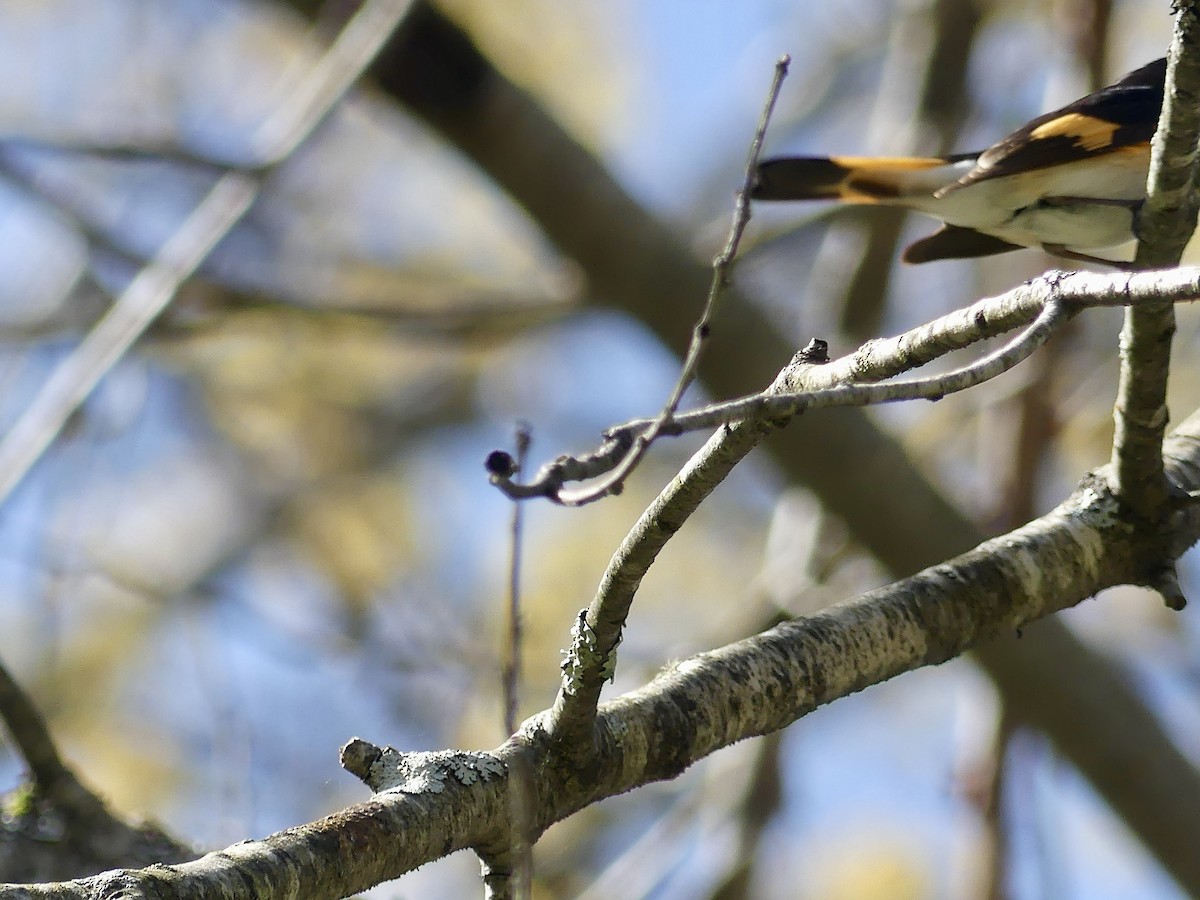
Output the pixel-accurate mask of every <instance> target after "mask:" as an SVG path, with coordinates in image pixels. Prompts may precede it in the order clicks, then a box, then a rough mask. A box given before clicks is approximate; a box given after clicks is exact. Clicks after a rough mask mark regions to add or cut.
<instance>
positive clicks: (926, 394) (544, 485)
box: [491, 268, 1200, 505]
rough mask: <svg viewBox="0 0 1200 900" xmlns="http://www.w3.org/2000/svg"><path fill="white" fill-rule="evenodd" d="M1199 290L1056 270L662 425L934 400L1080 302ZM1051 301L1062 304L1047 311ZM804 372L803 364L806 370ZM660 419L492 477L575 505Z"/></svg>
mask: <svg viewBox="0 0 1200 900" xmlns="http://www.w3.org/2000/svg"><path fill="white" fill-rule="evenodd" d="M1197 297H1200V269H1194V268H1189V269H1175V270H1172V271H1164V272H1144V273H1113V274H1101V273H1095V272H1076V273H1071V274H1067V275H1064V274H1062V273H1050V274H1048V275H1044V276H1042V277H1040V278H1036V279H1033V280H1031V281H1029V282H1026V283H1025V284H1023V285H1021V286H1020V287H1017V288H1014V289H1013V290H1011V291H1008V292H1006V293H1004V294H1001V295H999V296H997V297H991V298H987V299H984V300H980V301H979V302H977V303H975V304H973V305H972V306H970V307H967V308H966V309H961V310H957V311H955V312H953V313H950V314H948V315H946V316H941V317H939V318H938V319H935V320H934V321H932V322H929V323H927V324H925V325H922V326H920V327H918V328H914V329H912V330H910V331H907V332H905V333H904V334H901V335H899V336H898V337H894V338H888V339H883V340H874V341H868V342H867V343H866V344H864V345H863V346H862V347H861V348H859V349H858V350H857V351H855V352H854V353H852V354H850V355H848V356H845V357H842V358H841V359H839V360H836V361H834V362H830V363H828V364H825V365H822V366H816V367H813V366H807V365H800V366H796V365H793V367H792V375H791V376H788V377H785V378H784V379H783V381H782V382H777V383H776V384H775V385H773V386H772V387H771V388H770V389H768V390H767V391H763V392H761V393H758V394H752V395H750V396H747V397H741V398H738V399H735V400H728V401H724V402H721V403H715V404H711V405H709V406H705V407H702V408H700V409H697V410H693V411H690V412H686V413H679V414H676V415H675V416H673V417H672V419H671V421H670V422H668V423H666V424H664V425H660V426H659V433H660V434H661V435H678V434H683V433H685V432H688V431H694V430H697V429H701V428H711V427H715V426H717V425H728V424H731V423H734V422H739V421H746V420H749V419H754V418H764V417H766V418H771V419H780V420H781V419H785V418H787V417H790V416H793V415H795V414H797V413H798V412H802V411H804V410H807V409H816V408H823V407H831V406H865V405H870V404H878V403H893V402H897V401H900V400H911V399H920V398H924V399H937V398H939V397H942V396H945V395H946V394H949V393H953V392H955V391H959V390H963V389H965V388H967V387H972V386H974V385H977V384H980V383H982V382H983V381H986V380H988V379H989V378H994V377H995V376H997V375H999V374H1001V373H1002V372H1005V371H1007V370H1008V369H1010V368H1012V367H1013V366H1014V365H1016V364H1017V363H1019V362H1020V361H1021V360H1023V359H1025V358H1027V357H1028V355H1029V353H1030V352H1031V351H1032V350H1033V349H1036V347H1038V346H1040V344H1041V343H1043V342H1044V341H1045V340H1046V339H1047V338H1048V337H1049V336H1050V334H1051V333H1052V332H1053V331H1054V329H1055V328H1057V327H1058V326H1059V325H1061V324H1062V323H1063V322H1064V321H1065V320H1066V319H1067V318H1069V317H1070V316H1071V315H1073V314H1074V313H1075V312H1077V311H1078V310H1081V309H1085V308H1088V307H1093V306H1129V305H1136V304H1143V303H1148V302H1153V301H1155V300H1156V299H1158V298H1163V299H1166V300H1169V301H1170V302H1183V301H1191V300H1195V299H1197ZM1052 308H1053V309H1054V310H1055V311H1054V312H1053V313H1052V314H1049V315H1048V311H1049V310H1051V309H1052ZM1031 322H1032V323H1033V324H1030V323H1031ZM1022 325H1026V326H1028V327H1027V330H1026V332H1025V333H1023V334H1022V335H1021V336H1019V337H1018V338H1017V339H1016V340H1015V341H1013V342H1010V344H1008V345H1007V346H1006V347H1005V348H1003V349H1002V350H1000V351H997V352H996V353H993V354H990V355H989V356H986V357H984V358H983V359H981V360H979V361H977V362H975V363H972V364H970V365H968V366H964V367H962V368H960V369H956V370H954V371H952V372H949V373H946V374H943V375H937V376H933V377H930V378H920V379H910V380H907V381H893V382H889V383H886V384H878V383H876V382H880V381H882V380H883V379H885V378H891V377H893V376H895V375H898V374H900V373H901V372H905V371H910V370H912V369H913V368H916V367H918V366H921V365H925V364H927V363H929V362H931V361H933V360H935V359H938V358H939V357H941V356H944V355H946V354H947V353H949V352H951V351H954V350H961V349H964V348H966V347H968V346H970V345H971V344H973V343H977V342H978V341H981V340H983V339H985V338H991V337H995V336H997V335H1000V334H1003V333H1005V332H1007V331H1011V330H1012V329H1013V328H1017V327H1020V326H1022ZM785 371H786V370H785ZM799 373H803V377H802V378H801V377H799ZM657 422H658V420H648V419H638V420H634V421H631V422H626V423H624V424H622V425H619V426H616V427H614V428H611V429H609V430H608V431H607V432H606V434H605V440H604V443H603V444H602V445H601V446H600V447H599V448H598V449H597V450H595V451H593V452H592V453H590V454H585V455H581V456H577V457H572V456H563V457H559V458H558V459H556V460H554V461H553V462H551V463H549V464H548V465H546V466H543V467H542V469H541V470H540V471H539V472H538V473H537V474H536V475H535V476H534V478H533V479H532V480H531V481H529V482H527V483H519V482H515V481H513V480H512V479H511V477H507V476H506V475H505V474H504V472H503V471H499V472H496V471H494V472H492V474H491V480H492V483H493V484H495V485H496V486H497V487H498V488H500V490H501V491H503V492H504V493H505V494H506V495H507V496H509V497H511V498H513V499H528V498H532V497H547V498H549V499H551V500H553V501H554V502H556V503H562V504H564V505H572V504H573V503H574V502H575V500H576V497H577V495H576V494H575V493H572V492H568V491H566V490H564V485H566V484H567V483H568V482H572V481H578V480H583V479H587V478H595V477H598V476H600V475H603V474H605V473H606V472H609V471H611V470H612V468H613V467H616V466H619V465H620V463H621V461H622V460H624V459H626V458H627V448H629V447H631V446H633V445H634V444H635V443H636V442H637V440H638V438H639V436H641V435H643V434H644V433H645V432H646V431H647V430H648V429H650V428H651V427H653V426H654V425H655V424H657Z"/></svg>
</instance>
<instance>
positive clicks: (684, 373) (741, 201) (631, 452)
mask: <svg viewBox="0 0 1200 900" xmlns="http://www.w3.org/2000/svg"><path fill="white" fill-rule="evenodd" d="M791 62H792V59H791V57H790V56H788V55H786V54H785V55H783V56H781V57H780V58H779V61H778V62H776V63H775V77H774V79H773V80H772V81H771V87H770V89H769V90H768V91H767V100H766V102H765V103H764V104H763V110H762V115H761V116H760V117H759V120H758V127H757V128H756V129H755V131H754V139H753V140H752V141H751V142H750V152H749V154H747V158H746V174H745V176H744V178H743V179H742V186H741V187H740V188H739V189H738V192H737V200H736V201H735V203H734V212H733V223H732V224H731V225H730V229H729V237H728V239H727V240H726V241H725V247H724V248H723V249H722V250H721V252H720V253H719V254H718V255H717V257H716V259H714V260H713V266H712V268H713V275H712V283H711V284H710V286H709V289H708V297H707V299H706V300H705V303H704V311H703V312H702V313H701V314H700V318H699V319H697V320H696V324H695V325H693V326H692V339H691V343H689V344H688V349H687V354H686V355H685V356H684V360H683V366H682V369H681V370H680V373H679V379H678V380H677V381H676V383H675V387H674V389H673V390H672V391H671V395H670V396H669V397H668V398H667V402H666V405H665V406H664V407H663V409H662V412H660V413H659V414H658V416H657V417H656V418H655V419H654V420H653V422H652V423H651V424H650V425H649V427H647V428H646V429H645V430H644V431H642V432H641V433H640V434H638V435H637V436H636V437H635V438H634V439H633V441H632V443H631V444H630V445H629V447H628V448H627V449H625V450H624V452H623V455H622V456H621V458H620V462H619V463H618V464H617V465H616V467H615V468H614V469H612V471H611V472H610V473H609V474H608V476H607V477H606V478H604V480H603V481H600V482H598V483H597V484H594V485H591V486H589V487H588V488H586V489H584V490H581V491H577V492H575V493H573V494H570V495H560V496H559V497H558V498H557V499H558V502H560V503H563V504H565V505H568V506H582V505H583V504H585V503H591V502H593V501H595V500H599V499H601V498H603V497H607V496H608V495H609V494H614V493H619V492H620V490H621V488H622V486H623V485H624V484H625V481H626V479H627V478H628V477H629V475H630V473H631V472H632V471H633V470H634V469H635V468H637V465H638V463H640V462H641V461H642V457H644V456H645V455H646V451H647V450H649V449H650V445H651V444H653V443H654V441H655V440H656V439H657V438H658V436H659V435H660V434H661V433H662V432H663V430H664V428H666V427H667V426H668V425H669V424H670V423H671V422H672V420H673V419H674V417H675V413H676V411H678V409H679V403H680V401H681V400H682V399H683V395H684V393H685V392H686V391H687V389H688V387H690V386H691V384H692V382H694V381H695V380H696V371H697V369H698V368H699V366H700V357H701V356H702V355H703V353H704V348H705V346H707V344H708V341H709V338H710V337H711V335H712V321H713V318H714V317H715V315H716V312H717V304H718V303H719V301H720V298H721V293H722V291H723V290H724V289H725V287H726V286H727V285H728V284H729V270H730V269H731V268H732V267H733V261H734V259H735V258H736V256H737V251H738V246H739V245H740V244H741V241H742V235H743V234H745V232H746V226H747V225H749V224H750V192H751V191H752V190H753V188H754V181H755V177H756V176H755V172H757V170H758V160H759V157H760V156H761V155H762V147H763V139H764V138H765V137H766V133H767V126H768V125H769V124H770V123H771V113H772V112H773V111H774V109H775V102H776V101H777V100H778V99H779V90H780V88H782V87H783V80H784V78H786V77H787V71H788V66H789V65H791Z"/></svg>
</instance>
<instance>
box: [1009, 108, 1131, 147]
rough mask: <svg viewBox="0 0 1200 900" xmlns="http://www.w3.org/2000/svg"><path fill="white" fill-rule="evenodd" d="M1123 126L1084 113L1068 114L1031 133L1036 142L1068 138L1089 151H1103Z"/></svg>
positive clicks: (1040, 126)
mask: <svg viewBox="0 0 1200 900" xmlns="http://www.w3.org/2000/svg"><path fill="white" fill-rule="evenodd" d="M1120 127H1121V126H1120V125H1119V124H1117V123H1116V122H1108V121H1105V120H1104V119H1097V118H1096V117H1095V116H1087V115H1084V114H1083V113H1067V114H1066V115H1062V116H1059V117H1058V118H1055V119H1051V120H1050V121H1049V122H1046V123H1044V124H1042V125H1039V126H1038V127H1037V128H1035V129H1033V131H1031V132H1030V133H1029V136H1030V137H1032V138H1033V139H1034V140H1048V139H1050V138H1066V139H1068V140H1070V141H1073V142H1074V143H1075V144H1076V146H1078V147H1081V148H1082V149H1084V150H1087V151H1094V150H1103V149H1104V148H1105V147H1108V146H1111V144H1112V142H1113V135H1114V134H1116V132H1117V129H1118V128H1120Z"/></svg>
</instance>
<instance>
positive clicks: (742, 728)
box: [0, 416, 1200, 900]
mask: <svg viewBox="0 0 1200 900" xmlns="http://www.w3.org/2000/svg"><path fill="white" fill-rule="evenodd" d="M1168 451H1169V453H1170V454H1171V456H1172V458H1173V459H1172V462H1171V464H1170V466H1169V468H1168V473H1169V474H1170V476H1171V478H1172V482H1173V483H1174V485H1175V487H1176V489H1177V493H1180V494H1182V493H1184V492H1189V491H1195V490H1197V489H1200V416H1194V417H1193V418H1192V419H1190V420H1188V421H1187V422H1186V423H1184V426H1183V427H1182V428H1181V431H1180V433H1179V435H1178V437H1177V438H1175V439H1173V440H1172V442H1171V443H1170V445H1169V447H1168ZM1172 524H1173V526H1174V530H1173V532H1172V535H1173V537H1172V542H1171V544H1170V546H1169V547H1168V548H1167V549H1168V551H1169V552H1170V553H1172V554H1178V553H1180V552H1182V550H1183V549H1184V548H1185V547H1187V546H1188V545H1190V544H1191V543H1192V542H1194V541H1195V540H1196V539H1197V538H1198V537H1200V510H1198V509H1197V505H1196V504H1195V503H1192V502H1190V501H1189V502H1185V503H1181V504H1180V505H1179V507H1178V509H1177V511H1176V513H1175V514H1174V515H1173V517H1172ZM1146 540H1148V538H1147V536H1146V535H1145V534H1144V533H1143V532H1141V531H1139V530H1138V529H1136V528H1134V527H1132V525H1131V523H1130V521H1129V519H1128V518H1126V517H1125V516H1124V513H1123V510H1122V506H1121V504H1120V502H1119V501H1118V498H1117V496H1116V495H1115V494H1114V493H1113V492H1112V490H1111V488H1110V486H1109V481H1108V478H1107V477H1105V475H1104V473H1101V474H1099V475H1096V476H1090V477H1088V478H1087V479H1085V480H1084V481H1083V482H1082V483H1081V485H1080V486H1079V488H1078V489H1077V490H1076V491H1075V493H1074V494H1073V495H1072V496H1071V497H1070V498H1069V499H1068V500H1067V501H1065V502H1064V503H1063V504H1062V505H1060V506H1059V507H1058V508H1057V509H1055V510H1054V511H1053V512H1051V513H1049V514H1048V515H1046V516H1043V517H1042V518H1040V519H1037V520H1035V521H1034V522H1031V523H1029V524H1028V525H1026V526H1025V527H1023V528H1020V529H1018V530H1016V531H1014V532H1011V533H1010V534H1007V535H1004V536H1003V537H999V538H996V539H994V540H991V541H988V542H986V543H984V544H982V545H981V546H979V547H978V548H976V549H975V550H972V551H970V552H968V553H965V554H963V555H962V556H960V557H957V558H955V559H953V560H950V561H948V562H946V563H944V564H942V565H938V566H934V567H932V568H929V569H926V570H924V571H923V572H920V573H918V574H917V575H915V576H913V577H911V578H907V579H904V580H902V581H899V582H897V583H895V584H893V585H890V586H888V587H885V588H881V589H879V590H876V591H871V592H869V593H867V594H863V595H861V596H859V597H856V598H854V599H853V600H848V601H846V602H843V603H840V604H837V605H835V606H833V607H830V608H828V609H826V610H823V611H821V612H819V613H817V614H815V615H812V616H807V617H804V618H801V619H796V620H792V621H789V622H785V623H783V624H781V625H779V626H777V627H775V628H773V629H771V630H769V631H767V632H765V633H763V634H760V635H756V636H754V637H751V638H747V639H746V640H743V641H738V642H737V643H734V644H730V645H728V646H726V647H722V648H720V649H718V650H714V651H711V652H708V653H702V654H699V655H698V656H695V657H692V658H690V659H687V660H684V661H682V662H679V663H677V664H675V665H673V666H672V667H670V668H669V669H667V670H666V671H664V672H663V673H662V674H660V675H659V676H658V677H657V678H655V679H654V680H653V681H652V682H650V683H649V684H647V685H646V686H645V687H643V688H641V689H639V690H637V691H634V692H632V693H630V694H626V695H625V696H623V697H620V698H617V699H616V700H614V701H612V702H611V703H607V704H605V705H603V706H602V707H601V708H600V710H599V713H598V715H597V717H596V719H595V726H594V733H593V735H592V737H593V739H594V747H595V751H594V753H593V754H592V756H591V758H590V759H589V760H588V762H587V765H586V767H585V768H582V769H581V768H578V767H577V766H575V765H574V764H573V763H572V762H571V761H566V760H563V759H562V758H561V757H559V756H558V755H557V754H556V753H555V752H553V743H552V741H553V735H552V734H551V731H550V725H551V722H550V716H549V714H547V713H543V714H542V715H540V716H537V717H535V718H533V719H531V720H529V721H528V722H526V723H525V725H524V726H523V728H522V730H521V733H520V740H519V741H517V740H510V741H509V742H507V743H506V744H505V745H503V746H502V747H500V748H498V749H496V750H495V751H492V752H490V753H458V752H446V753H439V754H402V753H398V752H396V751H391V750H388V749H386V748H382V749H381V748H378V747H375V746H373V745H371V744H369V743H367V742H365V741H358V740H356V741H353V742H351V744H349V745H347V747H346V748H345V751H344V754H343V762H344V765H345V766H346V767H347V769H349V770H350V771H351V772H353V773H354V774H356V775H358V776H359V777H361V778H363V779H364V780H366V782H367V783H368V784H369V785H370V786H371V787H372V788H373V789H377V790H380V791H381V793H377V794H376V795H375V796H374V797H373V798H372V799H371V800H368V801H367V802H365V803H361V804H358V805H356V806H353V807H351V808H349V809H346V810H344V811H342V812H340V813H338V814H337V815H335V816H331V817H329V818H327V819H324V820H322V821H320V822H315V823H312V824H310V825H306V826H302V827H300V828H295V829H291V830H289V831H285V832H281V833H280V834H277V835H273V836H272V837H270V838H267V839H265V840H263V841H248V842H245V843H242V844H237V845H235V846H233V847H230V848H228V849H226V850H224V851H220V852H218V853H210V854H208V855H207V856H205V857H203V858H202V859H199V860H196V861H194V862H190V863H183V864H180V865H177V866H158V867H153V868H150V869H144V870H140V871H136V872H121V873H107V874H105V875H101V876H97V877H95V878H91V879H82V880H79V881H75V882H70V883H63V884H55V885H37V886H35V885H28V886H13V885H8V886H3V887H0V892H2V893H0V896H3V897H4V898H5V900H9V898H12V900H35V898H36V900H40V898H51V897H53V898H59V900H66V898H79V900H84V898H86V900H98V898H101V897H111V896H114V895H116V894H117V893H118V892H122V893H120V895H121V896H122V897H123V898H125V900H139V898H151V897H152V898H156V900H158V898H176V897H177V898H188V900H192V898H197V897H217V896H220V897H225V898H238V897H246V898H250V897H253V898H255V900H270V898H290V897H294V896H296V895H297V892H298V891H302V894H303V896H304V897H306V898H308V900H325V898H338V897H344V896H346V895H347V894H350V893H353V892H355V891H359V890H363V889H365V888H367V887H370V886H371V885H373V884H377V883H379V882H381V881H384V880H387V879H391V878H395V877H398V876H399V875H401V874H403V873H404V872H406V871H410V870H411V869H413V868H416V867H417V866H419V865H421V864H423V863H425V862H429V861H431V860H433V859H437V858H440V857H442V856H444V855H446V854H448V853H451V852H454V851H455V850H459V849H465V848H467V847H478V846H495V845H496V844H497V843H498V842H499V841H501V840H502V839H503V836H504V835H505V833H506V830H507V828H508V827H509V824H508V821H509V813H508V800H507V794H506V780H507V770H508V767H509V763H510V760H511V759H512V758H513V757H514V755H516V754H521V753H528V754H530V758H532V759H534V760H537V761H539V762H538V764H537V765H536V766H535V767H534V770H533V774H532V778H533V791H532V798H531V801H532V804H533V808H532V816H533V824H534V827H535V828H536V830H538V831H541V830H544V829H545V828H547V827H549V826H550V825H551V824H553V823H554V822H556V821H559V820H561V819H563V818H565V817H567V816H569V815H571V814H572V813H574V812H577V811H578V810H580V809H582V808H583V807H585V806H587V805H589V804H591V803H594V802H596V801H598V800H601V799H603V798H605V797H610V796H613V795H615V794H619V793H623V792H625V791H628V790H631V789H633V788H636V787H638V786H640V785H643V784H646V783H648V782H652V781H659V780H663V779H669V778H673V777H675V776H676V775H678V774H679V773H681V772H682V771H683V770H684V769H686V768H687V767H688V766H690V765H692V764H693V763H695V762H696V761H697V760H699V759H702V758H704V757H705V756H707V755H708V754H710V753H712V752H713V751H715V750H717V749H719V748H721V747H725V746H728V745H729V744H731V743H733V742H735V741H738V740H742V739H744V738H747V737H752V736H755V735H762V734H766V733H769V732H772V731H775V730H778V729H780V728H783V727H785V726H786V725H788V724H790V723H791V722H793V721H795V720H796V719H798V718H799V717H801V716H803V715H805V714H806V713H808V712H810V711H812V710H813V709H816V708H817V707H819V706H821V705H823V704H826V703H830V702H832V701H834V700H837V699H838V698H840V697H844V696H846V695H847V694H850V693H853V692H855V691H859V690H862V689H863V688H865V687H868V686H869V685H872V684H876V683H878V682H880V681H884V680H886V679H888V678H891V677H893V676H895V675H897V674H900V673H902V672H905V671H909V670H911V669H915V668H918V667H921V666H927V665H936V664H938V663H941V662H944V661H946V660H948V659H951V658H953V657H955V656H957V655H958V654H960V653H963V652H964V651H965V650H967V649H969V648H970V647H972V646H975V645H977V644H981V643H986V642H988V641H989V640H992V639H994V638H997V637H1000V636H1004V635H1010V634H1012V633H1013V632H1014V631H1015V630H1016V629H1019V628H1021V627H1022V626H1025V625H1027V624H1029V623H1031V622H1034V621H1036V620H1037V619H1040V618H1042V617H1045V616H1048V615H1050V614H1052V613H1054V612H1057V611H1059V610H1061V609H1065V608H1066V607H1069V606H1072V605H1074V604H1076V603H1079V602H1081V601H1082V600H1084V599H1086V598H1088V597H1090V596H1093V595H1094V594H1096V593H1097V592H1098V591H1101V590H1103V589H1104V588H1106V587H1109V586H1112V585H1116V584H1121V583H1125V582H1128V581H1130V580H1136V579H1137V578H1138V571H1137V566H1138V561H1139V559H1140V558H1141V556H1142V555H1143V554H1144V552H1145V548H1144V547H1142V546H1140V543H1141V542H1145V541H1146ZM680 602H681V603H684V602H686V601H685V600H683V599H681V601H680ZM1156 765H1157V766H1158V767H1159V769H1158V771H1156V772H1153V773H1144V772H1139V771H1137V769H1136V768H1129V769H1127V770H1126V771H1124V772H1123V776H1124V777H1125V779H1126V780H1128V781H1129V782H1130V783H1131V785H1132V789H1134V790H1137V789H1138V788H1140V787H1141V786H1142V785H1143V784H1144V783H1145V782H1146V779H1147V778H1149V779H1151V781H1152V783H1154V784H1158V785H1161V784H1163V783H1166V784H1169V786H1170V791H1171V803H1170V807H1171V809H1172V810H1173V816H1174V818H1173V820H1172V821H1171V823H1170V826H1171V832H1170V833H1169V834H1168V835H1167V836H1166V837H1165V838H1164V840H1165V841H1166V842H1167V843H1168V845H1170V844H1171V842H1174V844H1177V845H1182V849H1188V848H1191V849H1194V843H1193V842H1194V836H1195V834H1197V833H1200V774H1198V773H1197V771H1196V770H1195V768H1193V767H1192V766H1191V765H1190V764H1189V763H1188V762H1187V761H1186V760H1184V759H1183V757H1182V756H1180V755H1179V754H1178V753H1177V752H1174V753H1171V754H1167V755H1162V754H1161V753H1160V754H1159V756H1158V757H1157V760H1156ZM1180 849H1181V847H1178V846H1167V847H1164V848H1156V850H1155V852H1156V854H1157V855H1158V856H1159V858H1160V859H1163V860H1164V862H1165V864H1166V865H1167V867H1168V870H1169V871H1170V872H1171V873H1172V874H1173V875H1174V876H1175V877H1176V879H1178V880H1179V882H1180V884H1181V885H1182V886H1183V887H1184V888H1185V889H1186V890H1187V891H1189V892H1191V893H1197V892H1200V856H1197V854H1195V853H1194V852H1182V853H1181V852H1176V851H1179V850H1180Z"/></svg>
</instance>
